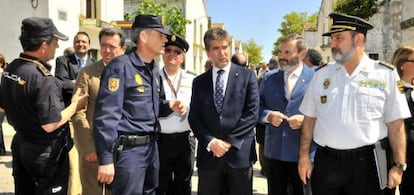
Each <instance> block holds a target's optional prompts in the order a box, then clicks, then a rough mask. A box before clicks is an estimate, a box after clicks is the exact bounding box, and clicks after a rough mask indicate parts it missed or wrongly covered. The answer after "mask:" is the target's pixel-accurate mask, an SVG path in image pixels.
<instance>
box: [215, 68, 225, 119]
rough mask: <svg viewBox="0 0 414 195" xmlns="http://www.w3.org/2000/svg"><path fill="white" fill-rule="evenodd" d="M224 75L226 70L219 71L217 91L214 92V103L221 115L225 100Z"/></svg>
mask: <svg viewBox="0 0 414 195" xmlns="http://www.w3.org/2000/svg"><path fill="white" fill-rule="evenodd" d="M223 73H224V70H219V71H217V78H216V89H215V92H214V103H215V104H216V110H217V113H221V110H222V107H223V99H224V91H223V90H224V80H223Z"/></svg>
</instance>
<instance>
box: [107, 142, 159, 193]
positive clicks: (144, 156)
mask: <svg viewBox="0 0 414 195" xmlns="http://www.w3.org/2000/svg"><path fill="white" fill-rule="evenodd" d="M158 171H159V158H158V147H157V143H156V142H155V141H152V142H151V143H149V144H144V145H140V146H125V145H124V147H123V150H122V151H119V152H118V154H117V159H116V163H115V178H114V181H113V184H112V193H113V194H114V195H125V194H134V195H143V194H148V195H149V194H155V189H156V188H157V186H158Z"/></svg>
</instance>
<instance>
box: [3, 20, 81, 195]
mask: <svg viewBox="0 0 414 195" xmlns="http://www.w3.org/2000/svg"><path fill="white" fill-rule="evenodd" d="M21 30H22V32H21V35H20V43H21V45H22V47H23V50H24V52H23V53H22V54H20V57H19V58H17V59H15V60H14V61H13V62H12V63H11V64H10V65H9V66H8V67H7V68H6V70H5V71H4V72H3V77H2V82H1V83H2V85H1V90H0V106H1V107H2V108H4V109H5V112H6V116H7V119H8V121H9V123H10V124H11V125H12V126H13V128H14V129H15V130H16V134H15V136H14V138H13V142H12V155H13V176H14V183H15V193H16V194H42V195H44V194H65V195H66V194H67V187H68V186H67V182H68V171H69V161H68V151H69V150H70V149H71V147H72V145H73V144H72V143H73V142H72V140H71V138H70V135H69V129H68V125H67V121H68V120H69V119H70V117H71V116H72V115H73V114H74V113H75V112H76V111H77V110H79V109H80V108H83V107H84V106H85V103H86V100H87V96H86V95H84V96H79V92H80V91H79V90H78V91H77V92H76V93H75V94H74V96H73V97H72V103H71V104H70V105H69V106H68V107H67V108H65V105H64V103H63V99H62V93H61V86H60V85H59V82H58V81H57V79H56V78H55V77H53V76H52V74H51V73H50V69H51V66H50V65H49V64H47V63H46V62H47V61H48V60H51V59H53V58H54V54H55V49H56V48H57V47H58V46H59V45H58V39H60V40H65V41H66V40H68V37H67V36H66V35H64V34H62V33H60V32H59V31H58V30H57V29H56V27H55V25H54V24H53V21H52V20H51V19H48V18H39V17H29V18H26V19H24V20H23V21H22V26H21Z"/></svg>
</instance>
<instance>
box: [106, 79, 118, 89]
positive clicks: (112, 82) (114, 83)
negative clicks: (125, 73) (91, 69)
mask: <svg viewBox="0 0 414 195" xmlns="http://www.w3.org/2000/svg"><path fill="white" fill-rule="evenodd" d="M118 89H119V78H109V79H108V90H109V91H110V92H115V91H117V90H118Z"/></svg>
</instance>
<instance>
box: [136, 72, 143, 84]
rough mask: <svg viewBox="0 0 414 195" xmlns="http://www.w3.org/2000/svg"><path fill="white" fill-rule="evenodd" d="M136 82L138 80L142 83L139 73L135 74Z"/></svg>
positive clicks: (138, 82)
mask: <svg viewBox="0 0 414 195" xmlns="http://www.w3.org/2000/svg"><path fill="white" fill-rule="evenodd" d="M135 82H137V84H138V85H142V77H141V75H139V74H135Z"/></svg>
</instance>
